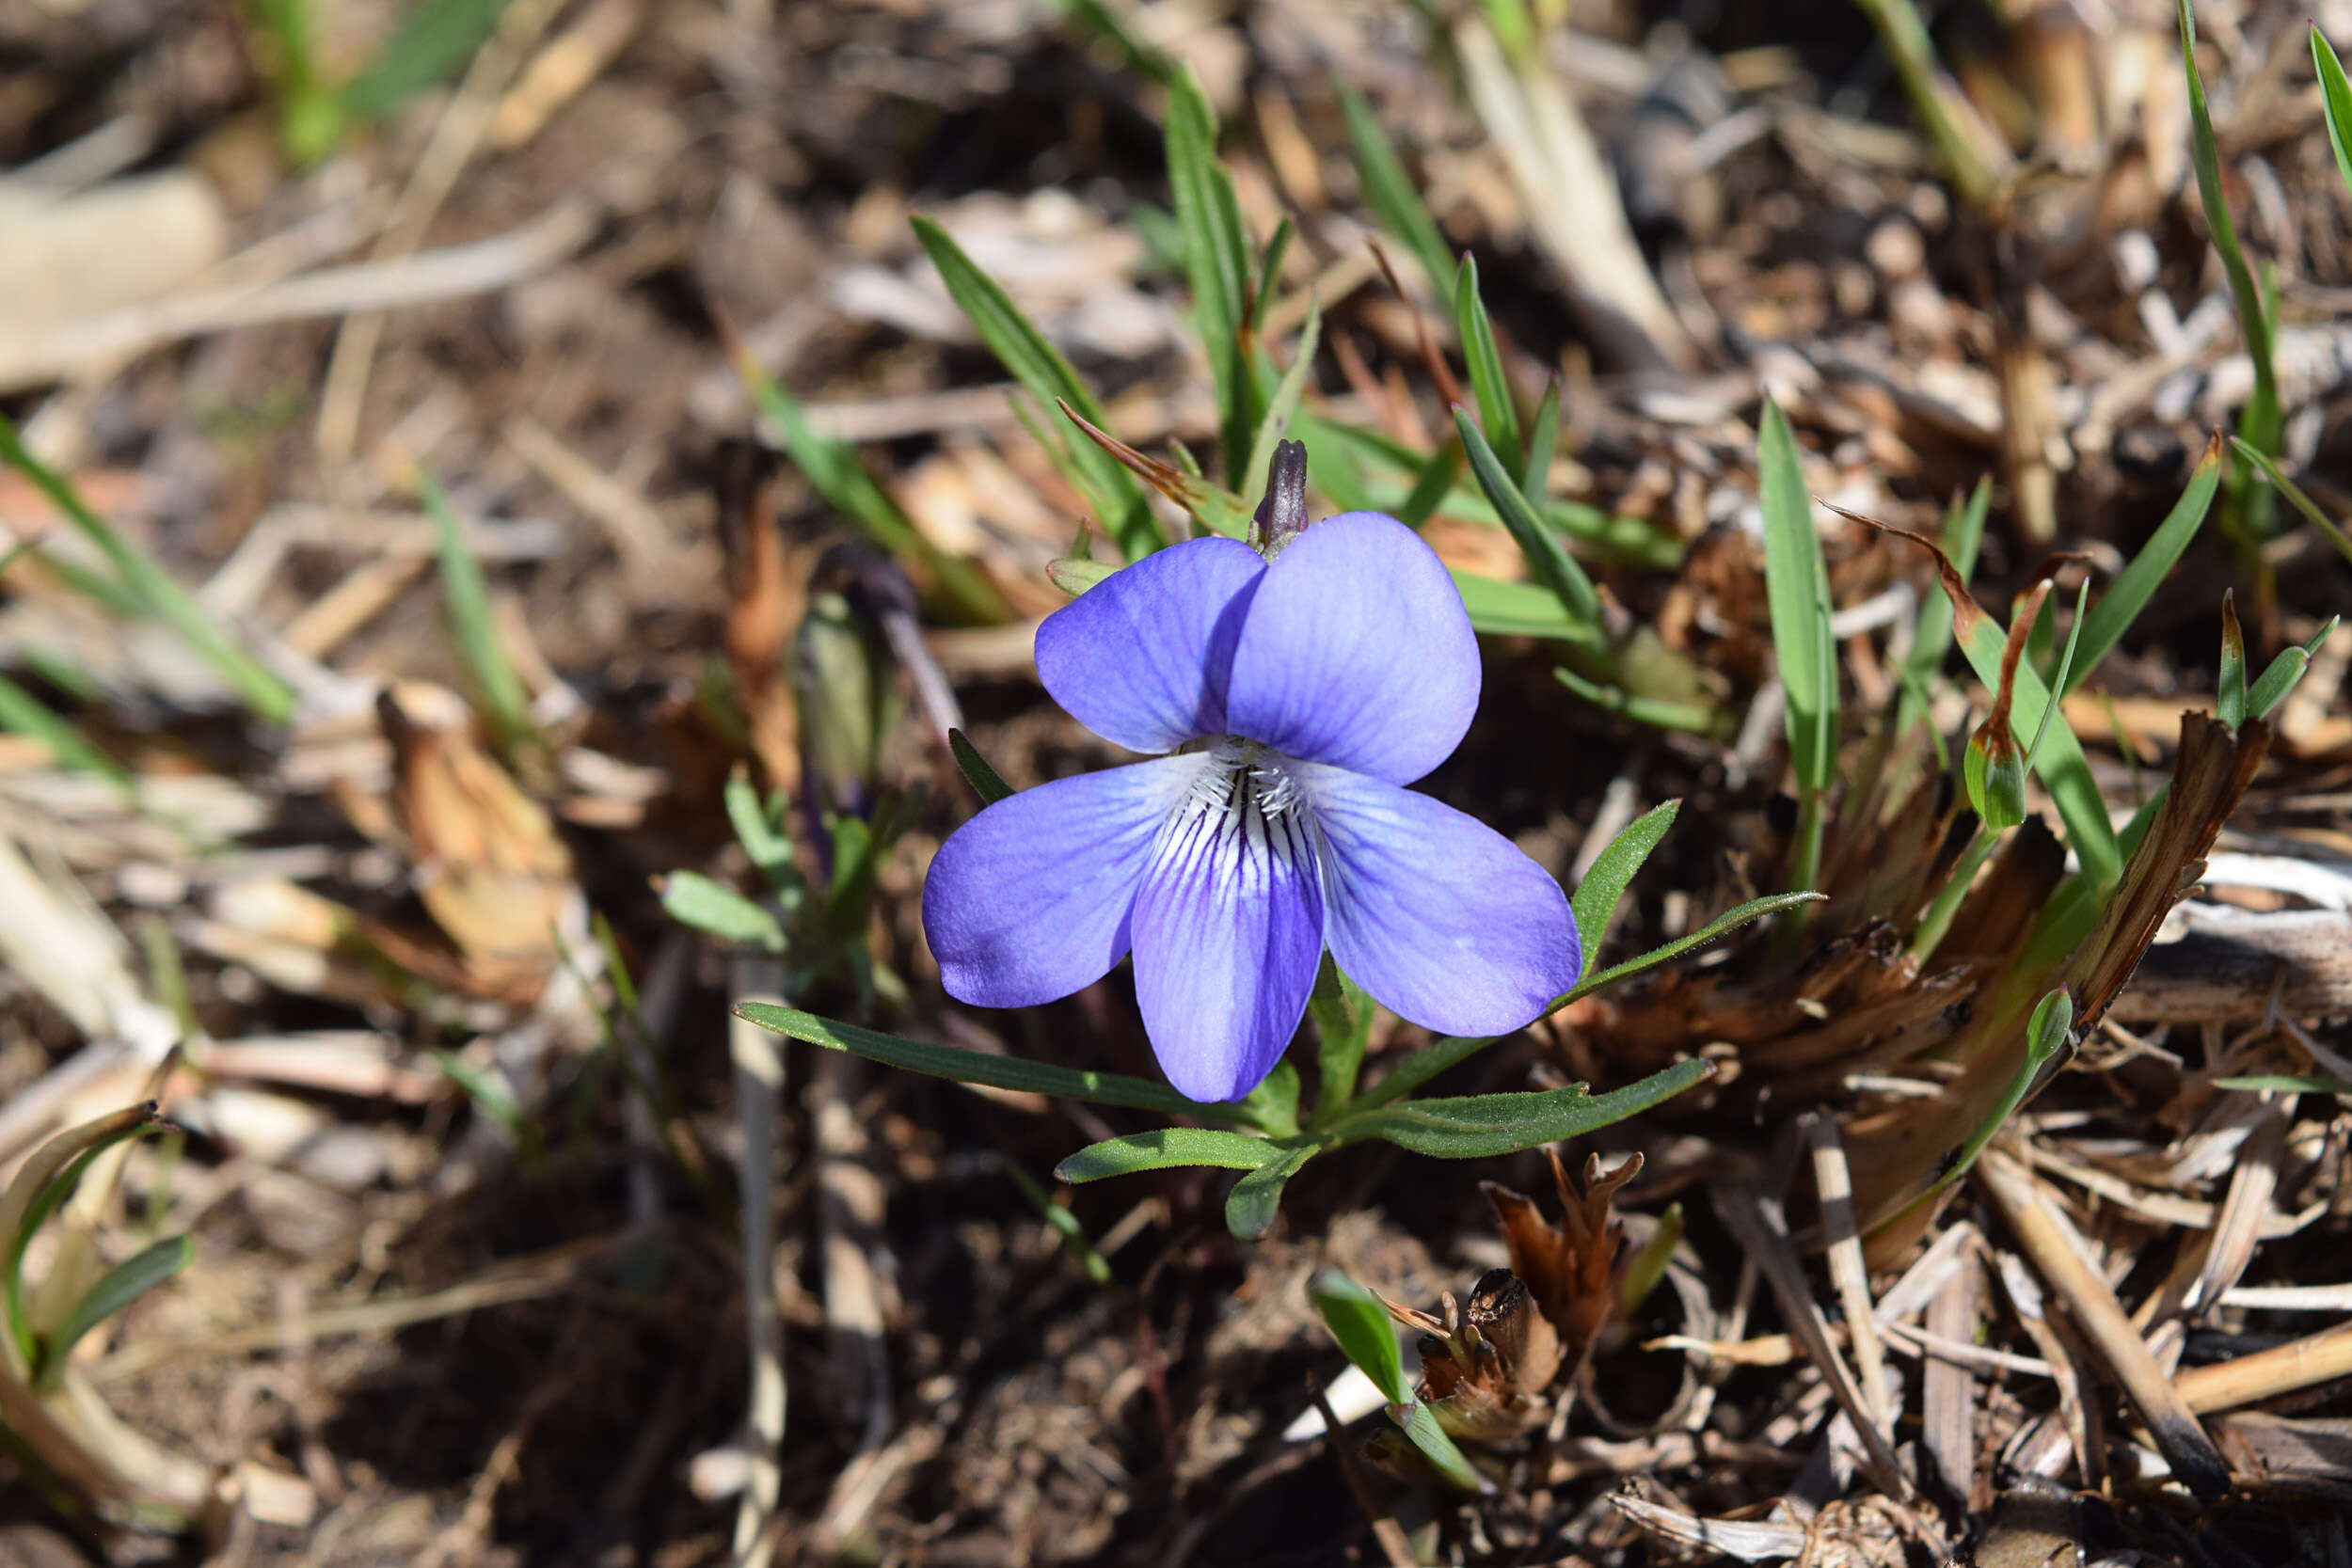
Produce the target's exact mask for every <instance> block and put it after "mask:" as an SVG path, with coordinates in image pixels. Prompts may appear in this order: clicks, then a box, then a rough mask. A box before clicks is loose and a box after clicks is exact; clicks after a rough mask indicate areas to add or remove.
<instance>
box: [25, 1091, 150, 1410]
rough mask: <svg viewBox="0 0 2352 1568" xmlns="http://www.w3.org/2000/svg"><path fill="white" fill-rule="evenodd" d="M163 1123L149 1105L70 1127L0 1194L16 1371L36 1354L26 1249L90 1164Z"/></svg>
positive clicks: (43, 1147) (45, 1146) (28, 1162)
mask: <svg viewBox="0 0 2352 1568" xmlns="http://www.w3.org/2000/svg"><path fill="white" fill-rule="evenodd" d="M166 1125H167V1124H166V1123H165V1121H164V1119H163V1117H161V1116H160V1115H159V1114H158V1113H157V1111H156V1109H155V1103H154V1101H148V1102H147V1103H146V1104H144V1105H134V1106H130V1107H128V1108H127V1109H124V1110H120V1111H116V1112H114V1113H112V1114H110V1115H107V1116H103V1117H97V1118H96V1119H95V1120H91V1121H86V1122H83V1123H82V1124H81V1125H80V1126H78V1127H71V1128H68V1129H67V1130H66V1131H64V1132H60V1133H58V1134H57V1135H56V1137H54V1138H51V1139H50V1140H49V1141H48V1142H47V1143H45V1144H43V1145H41V1146H40V1148H37V1149H35V1150H34V1151H33V1152H32V1154H31V1155H30V1156H29V1157H28V1158H27V1159H26V1160H25V1162H24V1164H22V1165H20V1166H18V1167H17V1173H16V1177H15V1179H14V1180H11V1181H10V1182H9V1183H8V1191H7V1192H6V1193H5V1194H0V1282H4V1283H5V1284H6V1287H7V1295H8V1329H9V1334H8V1346H9V1349H10V1351H11V1353H12V1354H14V1356H15V1357H16V1358H17V1359H16V1365H17V1367H18V1369H19V1370H20V1371H22V1370H25V1369H27V1368H29V1367H30V1365H31V1362H32V1358H33V1354H34V1350H35V1346H34V1344H33V1341H32V1335H31V1330H30V1328H29V1326H28V1325H27V1323H26V1322H25V1318H24V1249H25V1247H26V1245H27V1244H28V1243H31V1241H32V1239H33V1235H34V1233H35V1232H36V1231H38V1230H39V1229H40V1227H42V1226H43V1225H44V1224H46V1223H47V1222H48V1219H49V1216H50V1215H51V1214H54V1213H56V1212H57V1208H58V1206H59V1205H60V1204H62V1203H64V1202H65V1200H66V1199H67V1198H68V1197H70V1196H72V1193H73V1188H74V1186H75V1184H76V1183H77V1182H79V1181H80V1180H81V1179H82V1173H83V1172H84V1171H85V1170H87V1168H88V1166H89V1162H90V1161H91V1160H93V1159H95V1158H96V1157H97V1156H98V1155H99V1154H100V1153H102V1152H103V1151H104V1150H106V1149H108V1148H113V1147H114V1146H115V1145H116V1144H119V1143H120V1142H122V1141H123V1140H124V1139H125V1138H134V1137H136V1136H138V1135H139V1134H140V1133H141V1132H148V1131H151V1130H153V1129H158V1128H161V1127H164V1126H166Z"/></svg>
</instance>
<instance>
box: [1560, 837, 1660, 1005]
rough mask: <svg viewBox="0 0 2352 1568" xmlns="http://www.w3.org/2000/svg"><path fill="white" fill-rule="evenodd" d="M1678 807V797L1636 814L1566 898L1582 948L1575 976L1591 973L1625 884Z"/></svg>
mask: <svg viewBox="0 0 2352 1568" xmlns="http://www.w3.org/2000/svg"><path fill="white" fill-rule="evenodd" d="M1681 810H1682V802H1681V801H1680V800H1669V801H1667V802H1666V803H1665V804H1664V805H1661V806H1653V807H1652V808H1650V809H1649V810H1648V811H1646V812H1645V813H1643V814H1642V815H1641V816H1637V817H1635V818H1634V819H1633V820H1632V821H1631V822H1630V823H1629V824H1628V825H1627V826H1626V830H1625V832H1621V833H1619V834H1618V835H1617V836H1616V837H1614V838H1613V839H1611V840H1610V841H1609V847H1607V848H1605V849H1603V850H1602V851H1601V852H1600V853H1599V855H1597V857H1595V859H1594V861H1593V865H1592V869H1591V870H1589V871H1587V872H1585V873H1584V879H1583V880H1582V881H1581V882H1579V883H1578V884H1577V887H1576V896H1575V897H1573V898H1571V899H1569V900H1568V911H1569V912H1570V913H1571V914H1573V915H1574V916H1575V917H1576V936H1577V941H1578V942H1580V943H1581V945H1582V947H1583V950H1584V963H1583V968H1582V969H1581V971H1580V972H1579V974H1578V975H1577V978H1578V979H1580V980H1581V979H1582V978H1583V977H1584V976H1585V975H1586V974H1591V973H1592V972H1593V959H1594V958H1595V957H1596V956H1597V955H1598V954H1599V952H1600V944H1601V940H1602V939H1603V938H1604V937H1606V936H1607V935H1608V934H1609V921H1610V919H1611V917H1612V916H1613V915H1614V914H1615V913H1616V912H1617V901H1618V900H1619V899H1621V898H1623V897H1624V896H1625V890H1626V887H1627V884H1629V883H1630V882H1631V881H1632V880H1633V878H1634V874H1635V873H1637V872H1639V871H1640V870H1641V869H1642V863H1644V862H1645V861H1646V860H1648V859H1649V857H1650V851H1651V850H1653V849H1655V848H1657V847H1658V846H1659V844H1660V843H1661V841H1663V840H1664V838H1665V836H1666V831H1667V830H1668V829H1669V828H1672V827H1673V826H1674V825H1675V817H1676V816H1677V814H1678V813H1680V812H1681Z"/></svg>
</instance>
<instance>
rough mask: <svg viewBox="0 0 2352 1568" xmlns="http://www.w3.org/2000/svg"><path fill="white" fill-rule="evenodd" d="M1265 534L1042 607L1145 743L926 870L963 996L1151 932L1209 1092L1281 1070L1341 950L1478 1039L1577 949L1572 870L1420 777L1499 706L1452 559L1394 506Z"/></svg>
mask: <svg viewBox="0 0 2352 1568" xmlns="http://www.w3.org/2000/svg"><path fill="white" fill-rule="evenodd" d="M1303 517H1304V514H1303V509H1302V510H1301V511H1300V512H1299V513H1298V515H1297V519H1296V520H1297V521H1301V522H1303ZM1264 532H1265V533H1266V535H1267V542H1266V545H1265V546H1264V550H1263V553H1261V551H1260V549H1257V548H1253V547H1252V546H1249V545H1246V544H1243V543H1242V542H1240V541H1239V540H1235V539H1230V538H1222V537H1211V538H1199V539H1193V540H1190V541H1188V542H1186V543H1184V544H1180V545H1176V546H1171V547H1169V548H1168V549H1164V550H1161V551H1159V552H1157V553H1155V554H1152V555H1150V556H1147V557H1145V558H1144V559H1143V560H1141V561H1139V562H1136V564H1134V565H1131V566H1128V567H1126V568H1125V569H1123V570H1121V571H1119V572H1116V573H1114V574H1112V575H1111V576H1110V577H1108V578H1104V580H1103V581H1101V582H1100V583H1098V584H1096V585H1095V586H1094V587H1093V588H1091V589H1089V590H1088V591H1087V592H1086V594H1083V595H1082V596H1081V597H1079V598H1078V599H1076V600H1075V601H1073V603H1071V604H1069V605H1067V606H1065V607H1064V608H1062V609H1061V610H1057V611H1056V612H1055V613H1054V614H1052V615H1050V616H1048V617H1047V618H1046V620H1045V621H1044V623H1043V624H1042V625H1041V626H1040V627H1039V628H1038V634H1037V668H1038V673H1039V675H1040V676H1041V678H1042V680H1043V681H1044V684H1045V689H1046V690H1047V691H1048V692H1049V693H1051V694H1052V696H1053V698H1054V700H1055V701H1056V702H1057V703H1059V704H1060V705H1061V706H1062V707H1063V708H1065V709H1066V710H1068V711H1069V713H1070V714H1071V715H1072V716H1073V717H1074V718H1075V719H1077V720H1078V721H1079V722H1081V723H1083V724H1085V725H1086V726H1087V727H1088V728H1089V729H1090V730H1092V731H1093V732H1094V733H1095V734H1097V735H1099V736H1102V737H1103V738H1104V739H1105V740H1108V741H1110V742H1112V743H1113V744H1114V745H1118V746H1121V747H1124V748H1126V749H1127V750H1129V751H1133V752H1143V753H1146V754H1147V756H1149V757H1150V758H1151V760H1148V761H1143V762H1136V763H1133V764H1130V765H1128V766H1125V767H1120V768H1110V769H1107V770H1105V771H1103V772H1099V773H1090V774H1085V775H1081V776H1079V777H1075V778H1069V779H1062V780H1058V781H1057V782H1055V783H1052V784H1043V785H1041V786H1040V787H1038V788H1035V789H1030V790H1025V791H1023V792H1021V793H1019V794H1016V795H1012V796H1009V797H1008V798H1006V799H1004V800H999V801H997V802H996V803H994V804H993V805H991V806H989V807H987V808H986V809H984V810H983V811H981V812H980V814H979V815H978V816H975V817H974V818H973V819H972V820H971V821H969V822H967V823H965V824H964V825H963V827H962V828H961V829H960V830H958V831H957V832H956V833H955V834H954V835H953V836H952V837H950V838H949V839H948V841H947V842H946V845H945V846H944V847H942V848H941V849H940V852H939V854H938V857H937V858H936V859H935V860H934V861H933V862H932V863H931V869H930V878H929V879H928V881H927V882H926V883H925V885H924V889H923V926H924V930H925V932H926V933H927V935H928V936H929V938H930V945H931V951H932V953H933V955H934V956H935V957H936V958H938V960H939V966H940V974H941V977H942V979H943V980H944V981H945V983H946V988H947V990H948V991H949V993H950V994H952V995H954V996H956V997H957V998H959V999H961V1000H962V1001H965V1002H970V1003H974V1004H977V1005H978V1006H993V1007H1018V1006H1033V1005H1035V1004H1038V1003H1043V1002H1050V1001H1054V1000H1055V999H1057V998H1059V997H1063V996H1068V995H1070V994H1071V993H1072V992H1073V991H1076V990H1080V989H1081V988H1083V987H1085V986H1088V985H1090V984H1092V983H1093V982H1094V981H1096V980H1099V979H1101V978H1102V977H1103V976H1104V974H1107V973H1108V972H1109V971H1110V970H1111V968H1112V967H1113V966H1114V965H1116V964H1117V963H1118V962H1119V960H1120V958H1123V957H1125V956H1126V955H1127V954H1128V953H1129V952H1130V951H1132V952H1133V953H1134V955H1135V979H1136V1001H1137V1002H1138V1004H1139V1005H1140V1006H1141V1009H1142V1013H1143V1022H1144V1027H1145V1029H1146V1031H1147V1032H1148V1033H1149V1034H1150V1036H1151V1039H1152V1050H1153V1051H1154V1053H1156V1054H1157V1055H1158V1057H1159V1061H1160V1066H1161V1069H1163V1070H1164V1071H1165V1072H1166V1073H1167V1074H1168V1082H1169V1083H1170V1084H1172V1085H1174V1086H1175V1087H1176V1088H1177V1089H1178V1090H1180V1091H1181V1092H1182V1093H1184V1095H1186V1096H1188V1097H1190V1098H1191V1099H1193V1100H1196V1101H1235V1100H1239V1099H1241V1098H1242V1097H1243V1096H1245V1095H1247V1094H1248V1093H1249V1091H1250V1090H1251V1089H1253V1088H1255V1087H1256V1086H1257V1085H1259V1083H1260V1082H1261V1081H1263V1079H1264V1078H1265V1076H1266V1075H1267V1074H1268V1073H1269V1072H1271V1071H1272V1070H1273V1069H1274V1067H1275V1064H1276V1063H1277V1062H1279V1060H1280V1059H1281V1056H1282V1053H1283V1050H1284V1048H1285V1047H1286V1046H1287V1045H1288V1044H1289V1043H1290V1039H1291V1037H1292V1035H1293V1034H1294V1033H1295V1032H1296V1030H1297V1027H1298V1022H1299V1019H1300V1017H1301V1015H1302V1014H1303V1013H1304V1012H1305V1010H1306V1006H1307V1001H1308V995H1309V993H1310V991H1311V990H1312V989H1313V987H1314V983H1315V975H1316V972H1317V969H1318V968H1319V966H1320V964H1321V961H1322V956H1323V952H1324V950H1325V948H1326V947H1328V948H1329V949H1330V952H1331V956H1332V958H1334V959H1335V960H1336V961H1337V962H1338V964H1339V966H1340V968H1341V969H1342V970H1343V971H1344V972H1345V973H1346V974H1348V975H1349V976H1350V977H1351V978H1352V979H1354V980H1355V981H1356V983H1357V984H1359V986H1361V987H1362V988H1363V989H1364V990H1365V991H1366V992H1368V993H1369V994H1370V995H1371V996H1372V997H1373V999H1374V1000H1375V1001H1377V1002H1379V1003H1380V1004H1381V1005H1382V1006H1385V1007H1387V1008H1388V1009H1389V1010H1390V1011H1391V1012H1393V1013H1395V1014H1396V1015H1397V1016H1398V1017H1400V1018H1404V1019H1406V1020H1409V1021H1410V1022H1414V1023H1418V1024H1421V1025H1422V1026H1424V1027H1426V1028H1429V1029H1432V1030H1436V1031H1438V1032H1439V1033H1443V1034H1450V1035H1457V1036H1494V1035H1502V1034H1506V1033H1508V1032H1510V1031H1511V1030H1514V1029H1518V1028H1520V1027H1522V1026H1524V1025H1525V1024H1527V1023H1529V1022H1533V1021H1534V1019H1535V1018H1536V1017H1537V1016H1539V1015H1540V1014H1541V1013H1542V1012H1543V1011H1544V1009H1545V1006H1547V1004H1549V1002H1550V1001H1551V1000H1552V999H1553V998H1554V997H1556V996H1558V995H1560V994H1561V993H1562V992H1564V991H1565V990H1568V989H1569V988H1570V987H1572V986H1573V985H1575V984H1576V981H1577V978H1578V975H1579V974H1580V972H1581V950H1580V945H1579V942H1578V937H1577V929H1576V922H1575V919H1574V917H1573V916H1572V915H1571V914H1570V912H1569V908H1568V900H1567V897H1566V895H1565V894H1564V893H1563V892H1562V891H1561V888H1560V884H1559V883H1558V882H1557V881H1556V880H1554V879H1553V878H1552V877H1551V875H1550V874H1549V872H1547V871H1545V870H1544V869H1543V867H1541V866H1539V865H1537V864H1536V863H1534V861H1532V860H1530V859H1528V858H1527V856H1525V855H1524V854H1522V853H1520V852H1519V850H1518V848H1516V847H1513V846H1512V844H1511V843H1510V842H1509V841H1508V840H1506V839H1504V838H1503V837H1502V835H1501V834H1499V833H1497V832H1494V831H1493V830H1492V829H1490V828H1487V827H1486V826H1485V825H1484V824H1482V823H1480V822H1478V821H1476V820H1474V819H1472V818H1471V817H1469V816H1464V815H1463V814H1461V813H1460V812H1457V811H1455V810H1454V809H1453V808H1452V807H1450V806H1446V805H1443V804H1441V803H1439V802H1438V801H1437V800H1432V799H1431V798H1430V797H1428V796H1426V795H1422V794H1417V793H1415V792H1414V791H1412V790H1409V789H1407V788H1406V787H1405V786H1406V784H1411V783H1413V782H1414V781H1415V780H1417V779H1419V778H1421V777H1422V776H1423V775H1424V774H1426V773H1428V772H1429V771H1430V769H1432V768H1436V767H1437V766H1438V764H1439V763H1441V762H1443V761H1444V760H1445V759H1446V758H1447V757H1448V756H1450V755H1451V754H1453V752H1454V747H1455V746H1456V745H1458V744H1459V743H1460V742H1461V739H1462V736H1463V734H1464V732H1465V731H1467V730H1468V729H1469V727H1470V717H1471V715H1472V714H1473V713H1474V712H1475V711H1476V709H1477V706H1478V690H1479V661H1478V646H1477V642H1476V640H1475V638H1474V637H1473V636H1472V633H1471V630H1470V617H1469V615H1468V614H1467V613H1466V612H1465V611H1464V610H1463V607H1462V600H1461V596H1460V594H1458V593H1457V592H1456V591H1455V589H1454V583H1453V580H1452V578H1450V577H1449V576H1448V574H1447V572H1446V569H1445V567H1444V566H1443V565H1442V564H1441V563H1440V562H1438V557H1437V555H1436V553H1435V552H1434V551H1432V550H1431V549H1430V548H1429V546H1427V545H1425V544H1423V543H1422V541H1421V539H1420V538H1419V537H1418V536H1417V535H1415V534H1414V532H1413V531H1411V530H1410V529H1408V528H1406V526H1405V525H1404V524H1403V523H1400V522H1398V521H1397V520H1396V519H1395V518H1393V517H1389V516H1384V515H1381V514H1378V513H1374V512H1351V513H1345V514H1343V515H1339V516H1336V517H1331V518H1327V519H1326V520H1325V521H1323V522H1320V523H1317V524H1315V525H1314V526H1313V527H1311V528H1305V529H1303V530H1300V529H1295V528H1293V529H1283V528H1279V527H1277V528H1272V529H1267V530H1265V531H1264Z"/></svg>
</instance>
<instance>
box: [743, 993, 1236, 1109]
mask: <svg viewBox="0 0 2352 1568" xmlns="http://www.w3.org/2000/svg"><path fill="white" fill-rule="evenodd" d="M736 1013H737V1015H738V1016H739V1017H740V1018H742V1019H744V1020H745V1021H746V1022H752V1023H756V1024H758V1025H759V1026H760V1027H761V1028H762V1029H772V1030H774V1031H775V1032H776V1033H777V1034H779V1035H785V1036H787V1037H790V1038H793V1039H796V1040H803V1041H805V1042H806V1043H808V1044H810V1045H818V1046H822V1047H824V1048H825V1049H826V1050H828V1051H846V1052H848V1053H850V1055H852V1056H863V1057H865V1058H866V1060H867V1061H869V1062H880V1063H882V1065H884V1066H885V1067H895V1068H904V1069H907V1070H908V1071H910V1072H923V1073H929V1074H930V1076H932V1077H934V1078H952V1079H954V1080H956V1081H957V1082H958V1083H961V1084H985V1085H988V1086H989V1087H991V1088H998V1089H1018V1090H1020V1091H1022V1092H1024V1093H1026V1094H1045V1095H1058V1096H1060V1097H1061V1098H1062V1099H1065V1100H1083V1101H1089V1102H1091V1103H1093V1104H1097V1105H1126V1106H1132V1107H1133V1108H1135V1109H1136V1110H1139V1111H1159V1112H1162V1113H1164V1114H1166V1115H1168V1116H1186V1117H1201V1118H1202V1119H1204V1120H1208V1121H1243V1120H1246V1119H1247V1118H1246V1117H1244V1116H1243V1114H1242V1112H1241V1110H1240V1108H1239V1107H1237V1106H1232V1105H1202V1104H1199V1103H1197V1102H1195V1101H1190V1100H1186V1099H1185V1098H1184V1096H1183V1095H1181V1094H1178V1093H1177V1092H1176V1091H1175V1090H1174V1089H1171V1088H1169V1087H1168V1085H1165V1084H1154V1083H1152V1082H1151V1081H1150V1080H1149V1079H1144V1078H1129V1077H1126V1076H1124V1075H1123V1074H1120V1073H1116V1072H1092V1071H1089V1070H1086V1069H1079V1068H1066V1067H1056V1066H1054V1065H1052V1064H1051V1063H1048V1062H1032V1061H1025V1060H1024V1059H1023V1058H1021V1057H1018V1056H992V1055H990V1054H989V1053H987V1052H985V1051H966V1050H963V1049H961V1047H958V1046H952V1045H929V1044H926V1043H924V1042H923V1041H921V1040H911V1039H904V1038H901V1037H898V1036H897V1035H885V1034H882V1033H880V1032H879V1031H877V1030H873V1029H861V1028H859V1027H858V1026H857V1025H856V1024H854V1023H839V1022H834V1020H832V1019H827V1018H819V1017H818V1016H817V1015H816V1014H815V1013H804V1012H801V1011H799V1010H798V1009H797V1008H792V1007H779V1006H773V1005H771V1004H769V1003H765V1002H746V1003H743V1004H742V1005H741V1006H739V1007H737V1008H736Z"/></svg>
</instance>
